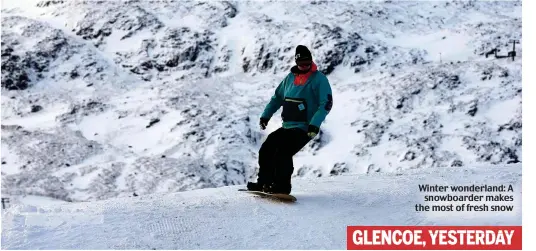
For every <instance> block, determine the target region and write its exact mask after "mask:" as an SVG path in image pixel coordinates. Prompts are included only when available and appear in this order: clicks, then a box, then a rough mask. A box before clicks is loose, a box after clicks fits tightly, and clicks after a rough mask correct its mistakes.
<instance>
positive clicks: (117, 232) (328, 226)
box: [2, 164, 521, 249]
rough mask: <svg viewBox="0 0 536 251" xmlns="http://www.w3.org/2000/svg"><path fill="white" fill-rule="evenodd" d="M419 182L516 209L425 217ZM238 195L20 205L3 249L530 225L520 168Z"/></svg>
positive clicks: (231, 191) (231, 243) (197, 243)
mask: <svg viewBox="0 0 536 251" xmlns="http://www.w3.org/2000/svg"><path fill="white" fill-rule="evenodd" d="M420 184H422V185H424V184H430V185H449V186H450V185H473V184H474V185H505V186H506V187H508V186H509V185H512V187H513V189H514V192H510V193H507V192H505V193H502V194H503V195H513V197H514V201H513V202H503V203H498V202H495V203H492V202H486V203H487V204H488V205H490V206H491V205H494V204H496V205H510V206H513V210H512V211H511V212H477V213H468V212H426V213H425V212H416V211H415V204H417V203H425V202H423V196H424V195H427V194H428V195H430V194H432V193H421V192H419V188H418V185H420ZM238 188H240V186H228V187H221V188H210V189H200V190H194V191H187V192H179V193H171V194H153V195H147V196H139V197H136V198H121V199H110V200H103V201H98V202H94V203H90V202H87V203H71V204H69V203H67V204H54V203H52V204H51V203H46V204H44V205H45V206H30V205H28V204H26V205H24V206H16V205H13V206H11V207H10V208H9V209H8V210H5V211H3V214H2V249H346V227H347V226H348V225H521V164H514V165H504V166H480V167H457V168H430V169H419V170H417V169H415V170H405V171H401V172H397V173H375V174H370V175H362V176H361V175H341V176H334V177H325V178H316V179H296V180H295V181H294V191H293V194H294V195H295V196H296V197H297V198H298V201H297V202H296V203H294V204H287V203H280V202H275V201H270V200H267V199H262V198H258V197H256V196H253V195H250V194H248V193H245V192H239V191H237V189H238ZM463 194H464V195H469V194H470V193H463ZM496 194H497V193H481V195H496ZM435 195H445V194H444V193H435ZM453 195H461V193H458V194H453ZM460 203H461V202H460ZM464 203H471V202H464ZM472 203H474V204H482V202H472ZM446 204H450V202H449V203H446ZM454 204H455V205H458V203H454ZM428 205H429V204H428Z"/></svg>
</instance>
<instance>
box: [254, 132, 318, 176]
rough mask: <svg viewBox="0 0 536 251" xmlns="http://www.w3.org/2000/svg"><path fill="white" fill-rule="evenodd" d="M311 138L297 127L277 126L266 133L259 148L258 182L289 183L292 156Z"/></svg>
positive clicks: (292, 164)
mask: <svg viewBox="0 0 536 251" xmlns="http://www.w3.org/2000/svg"><path fill="white" fill-rule="evenodd" d="M310 140H311V139H310V138H309V136H307V132H305V131H304V130H301V129H299V128H291V129H285V128H282V127H281V128H279V129H277V130H275V131H274V132H272V133H271V134H270V135H268V138H267V139H266V141H264V143H263V144H262V146H261V149H260V150H259V176H258V179H257V183H259V184H271V183H276V184H282V185H290V184H291V182H290V180H291V177H292V172H293V171H294V163H293V161H292V157H293V156H294V155H295V154H296V153H297V152H299V151H300V150H301V149H302V148H303V147H304V146H305V145H306V144H307V143H308V142H309V141H310Z"/></svg>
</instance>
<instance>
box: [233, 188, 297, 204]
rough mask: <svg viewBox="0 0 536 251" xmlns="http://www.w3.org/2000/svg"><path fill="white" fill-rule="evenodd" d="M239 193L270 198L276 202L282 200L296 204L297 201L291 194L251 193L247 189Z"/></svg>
mask: <svg viewBox="0 0 536 251" xmlns="http://www.w3.org/2000/svg"><path fill="white" fill-rule="evenodd" d="M238 191H243V192H247V193H250V194H255V195H258V196H260V197H262V198H268V199H275V200H280V201H284V202H295V201H296V200H297V199H296V197H294V196H292V195H290V194H282V193H265V192H261V191H250V190H247V189H238Z"/></svg>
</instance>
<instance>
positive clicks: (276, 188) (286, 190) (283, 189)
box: [264, 183, 292, 194]
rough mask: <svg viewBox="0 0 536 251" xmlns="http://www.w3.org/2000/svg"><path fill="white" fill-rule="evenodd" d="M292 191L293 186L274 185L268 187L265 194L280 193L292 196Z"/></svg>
mask: <svg viewBox="0 0 536 251" xmlns="http://www.w3.org/2000/svg"><path fill="white" fill-rule="evenodd" d="M291 190H292V185H290V184H278V183H273V184H271V185H270V186H268V187H267V188H266V189H265V191H264V192H266V193H280V194H290V191H291Z"/></svg>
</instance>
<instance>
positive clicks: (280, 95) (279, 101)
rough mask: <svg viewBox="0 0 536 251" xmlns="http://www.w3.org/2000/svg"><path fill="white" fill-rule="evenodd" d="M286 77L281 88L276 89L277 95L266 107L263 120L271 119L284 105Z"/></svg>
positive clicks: (280, 84) (275, 94)
mask: <svg viewBox="0 0 536 251" xmlns="http://www.w3.org/2000/svg"><path fill="white" fill-rule="evenodd" d="M286 79H287V78H286V77H285V79H283V81H281V83H279V86H277V88H276V89H275V93H274V95H273V96H272V98H271V99H270V102H269V103H268V104H267V105H266V107H265V108H264V112H263V113H262V115H261V118H266V119H270V118H271V117H272V115H274V113H275V112H277V110H279V108H280V107H281V105H283V99H284V88H285V82H286Z"/></svg>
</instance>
